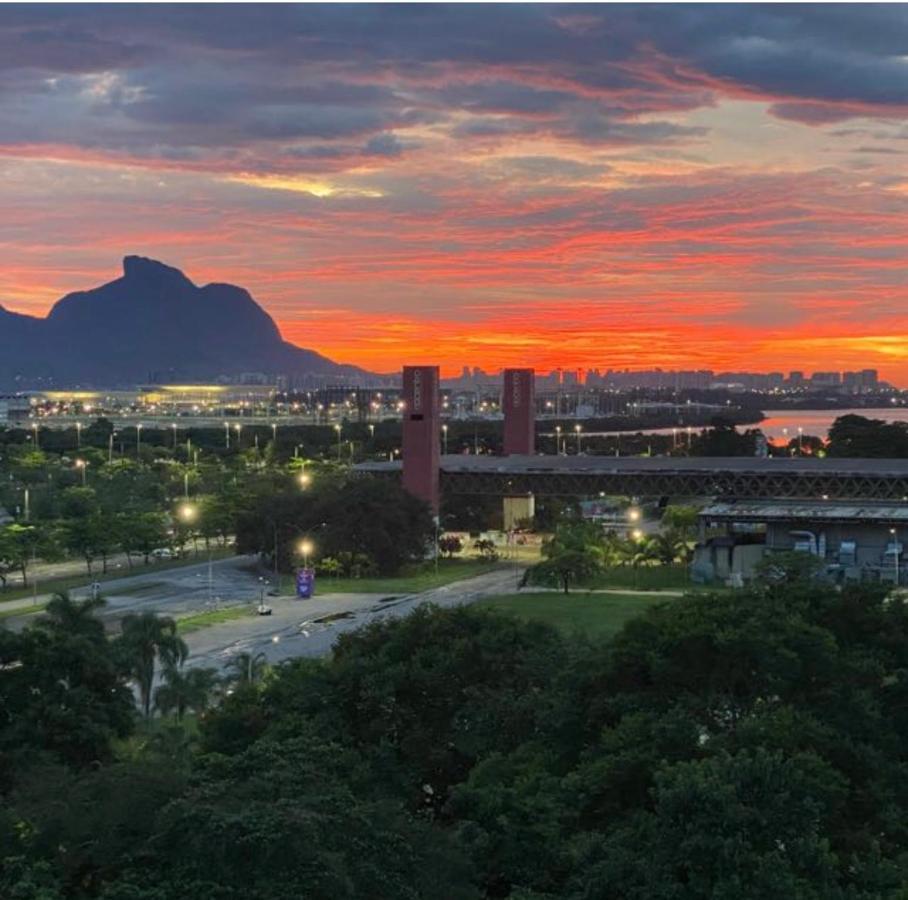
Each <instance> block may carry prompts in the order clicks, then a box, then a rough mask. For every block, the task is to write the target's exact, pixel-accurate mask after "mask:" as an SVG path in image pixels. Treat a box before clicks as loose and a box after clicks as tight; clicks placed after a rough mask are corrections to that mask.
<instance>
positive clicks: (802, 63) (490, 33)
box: [0, 4, 908, 158]
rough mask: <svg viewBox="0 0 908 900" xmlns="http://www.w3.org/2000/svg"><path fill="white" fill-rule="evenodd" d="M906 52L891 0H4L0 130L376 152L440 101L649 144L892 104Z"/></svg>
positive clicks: (539, 125)
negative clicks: (644, 1)
mask: <svg viewBox="0 0 908 900" xmlns="http://www.w3.org/2000/svg"><path fill="white" fill-rule="evenodd" d="M906 57H908V9H906V7H905V6H898V5H894V6H883V5H860V6H858V5H839V6H834V5H816V6H806V5H796V6H790V5H765V6H763V5H730V4H729V5H709V6H700V5H694V4H691V5H684V4H679V5H672V6H655V5H652V6H648V5H638V6H635V5H614V6H608V5H603V6H586V5H584V6H577V7H571V6H567V5H565V6H561V5H558V6H550V5H533V4H522V5H505V4H500V5H482V6H474V5H399V6H377V5H367V6H360V5H344V4H337V5H300V6H288V5H274V6H258V5H256V6H252V5H229V6H228V5H224V6H207V5H184V6H177V5H160V6H157V5H150V4H148V5H129V6H127V5H125V4H124V5H116V4H115V5H110V6H106V5H105V6H98V5H90V4H80V5H73V6H44V7H42V6H24V5H11V6H5V7H2V8H0V140H3V141H6V142H28V141H49V142H50V141H57V142H61V143H70V144H75V145H81V146H88V147H97V146H102V145H105V144H107V145H108V146H110V147H112V148H117V149H126V150H134V152H136V153H137V154H138V153H140V152H141V153H146V152H148V148H149V147H155V148H158V150H159V152H160V155H161V156H162V157H167V158H176V157H178V156H179V152H180V149H181V148H184V149H185V148H193V147H214V146H221V147H225V146H230V145H232V146H237V147H239V146H246V145H248V144H250V143H254V142H257V141H272V142H273V141H288V140H291V141H303V140H311V141H313V142H317V143H319V144H322V145H323V144H324V142H325V141H335V140H343V139H347V140H350V141H356V144H355V146H356V147H357V148H358V152H363V148H365V151H364V152H366V153H367V154H378V155H386V156H394V155H397V154H398V153H399V152H400V146H399V144H398V143H397V142H398V138H397V137H395V136H394V134H393V132H394V130H395V129H396V128H400V127H404V126H407V125H414V124H419V123H430V122H434V123H445V121H446V120H447V119H448V118H450V117H451V115H452V114H454V113H459V114H460V115H461V118H460V119H459V120H458V121H457V122H456V124H452V126H451V127H452V129H453V131H452V133H453V134H454V135H455V136H459V137H464V138H469V137H493V136H495V135H502V136H505V135H515V134H534V133H546V134H554V135H558V136H563V137H567V138H570V139H574V140H581V141H589V142H590V143H594V144H595V143H603V142H610V143H623V142H629V143H630V142H638V143H641V144H649V143H651V144H658V143H665V142H676V141H678V140H683V139H689V138H697V137H698V136H700V134H701V132H700V131H698V130H692V129H686V128H684V127H683V126H680V125H677V124H674V123H671V122H658V121H656V122H654V121H636V120H637V119H638V117H639V116H641V115H642V114H647V115H648V116H650V115H653V114H658V113H660V112H661V113H668V112H681V111H684V110H688V109H692V108H696V107H699V106H704V105H708V104H711V103H715V102H716V101H717V100H718V99H720V98H721V97H722V96H751V97H754V96H756V97H763V98H765V99H766V100H767V101H769V102H770V103H771V104H772V105H771V110H772V112H773V113H774V114H775V115H777V116H778V117H780V118H788V119H795V120H798V121H800V122H805V123H808V124H812V125H823V124H828V123H832V122H837V121H840V120H844V119H847V118H851V117H854V116H856V115H868V114H870V115H876V116H878V117H883V118H885V117H886V116H887V115H892V116H898V115H901V114H903V113H904V110H905V108H906V107H908V65H906V63H905V58H906ZM101 79H103V80H101ZM464 113H465V114H467V115H468V116H469V118H466V119H464V118H462V116H463V114H464ZM353 146H354V145H353V144H351V147H353ZM294 152H295V153H296V154H297V156H298V157H304V156H306V155H310V156H311V157H312V158H317V157H321V158H327V157H329V156H330V155H331V154H330V153H325V152H322V151H320V150H319V149H317V148H316V149H312V148H310V149H309V150H307V149H306V148H305V147H299V148H297V149H296V150H295V151H294Z"/></svg>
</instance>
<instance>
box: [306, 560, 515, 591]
mask: <svg viewBox="0 0 908 900" xmlns="http://www.w3.org/2000/svg"><path fill="white" fill-rule="evenodd" d="M496 565H500V563H489V562H483V561H482V560H479V559H442V560H440V561H439V564H438V574H437V575H436V574H435V565H434V563H422V564H420V565H419V566H413V567H411V568H409V569H405V570H404V571H403V572H402V573H401V574H400V575H395V576H393V577H390V578H332V577H331V576H330V575H318V576H316V579H315V593H316V594H334V593H345V594H347V593H349V594H359V593H361V594H415V593H419V592H421V591H428V590H431V589H432V588H436V587H441V586H442V585H445V584H450V583H451V582H452V581H459V580H460V579H461V578H471V577H472V576H474V575H484V574H485V573H486V572H489V571H491V570H492V569H493V568H494V567H495V566H496Z"/></svg>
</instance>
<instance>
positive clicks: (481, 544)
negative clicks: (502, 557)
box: [473, 538, 498, 562]
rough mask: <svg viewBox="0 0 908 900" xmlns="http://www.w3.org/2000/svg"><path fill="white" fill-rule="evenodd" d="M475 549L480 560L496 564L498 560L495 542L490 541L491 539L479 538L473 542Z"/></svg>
mask: <svg viewBox="0 0 908 900" xmlns="http://www.w3.org/2000/svg"><path fill="white" fill-rule="evenodd" d="M473 549H474V550H476V551H478V553H479V557H480V559H484V560H485V561H486V562H495V561H496V560H497V559H498V550H497V549H496V548H495V541H492V540H489V538H477V539H476V540H475V541H473Z"/></svg>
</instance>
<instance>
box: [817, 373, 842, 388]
mask: <svg viewBox="0 0 908 900" xmlns="http://www.w3.org/2000/svg"><path fill="white" fill-rule="evenodd" d="M841 384H842V373H841V372H814V373H813V375H811V376H810V385H811V387H824V388H826V387H840V386H841Z"/></svg>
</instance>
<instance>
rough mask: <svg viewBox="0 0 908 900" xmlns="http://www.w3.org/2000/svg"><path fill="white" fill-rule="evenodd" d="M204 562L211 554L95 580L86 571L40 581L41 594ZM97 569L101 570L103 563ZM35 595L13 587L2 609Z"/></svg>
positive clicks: (217, 555)
mask: <svg viewBox="0 0 908 900" xmlns="http://www.w3.org/2000/svg"><path fill="white" fill-rule="evenodd" d="M235 553H236V551H235V550H233V549H232V548H230V549H227V550H224V549H221V548H218V549H216V550H215V551H214V552H213V553H212V554H211V558H212V559H215V560H217V559H226V558H227V557H229V556H234V555H235ZM204 562H208V554H207V553H205V552H203V553H200V554H199V555H198V556H195V555H194V554H190V555H189V556H188V557H186V558H185V559H167V560H162V561H160V562H151V563H149V564H148V565H147V566H146V565H145V564H144V563H142V562H135V563H133V565H132V568H131V569H129V568H126V567H125V566H121V567H120V568H118V569H110V570H109V571H108V572H107V574H102V573H101V572H99V571H96V572H95V574H94V575H92V577H91V578H89V577H88V573H87V572H85V571H83V572H80V573H79V574H78V575H65V576H63V577H60V578H47V579H42V578H39V579H38V593H39V594H52V593H55V592H57V591H69V590H72V589H73V588H81V587H86V586H87V585H88V584H89V583H90V582H91V581H100V582H101V583H102V584H103V583H104V582H105V581H113V580H115V579H117V578H129V577H131V576H132V575H145V574H147V573H148V572H165V571H167V569H182V568H183V567H184V566H194V565H199V564H200V563H204ZM97 565H98V566H100V563H98V564H97ZM11 580H12V579H11ZM127 590H128V589H127ZM33 593H34V587H33V586H32V585H31V584H29V586H28V587H27V588H23V587H11V588H8V589H7V590H5V591H0V606H2V604H3V603H5V602H6V601H7V600H19V599H21V598H22V597H31V596H32V594H33Z"/></svg>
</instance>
